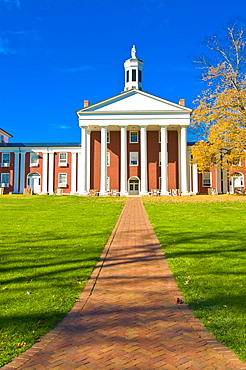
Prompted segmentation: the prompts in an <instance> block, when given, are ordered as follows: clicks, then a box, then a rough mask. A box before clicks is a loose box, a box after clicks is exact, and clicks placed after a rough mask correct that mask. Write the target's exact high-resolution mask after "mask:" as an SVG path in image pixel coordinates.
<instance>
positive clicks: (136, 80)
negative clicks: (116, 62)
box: [124, 45, 144, 91]
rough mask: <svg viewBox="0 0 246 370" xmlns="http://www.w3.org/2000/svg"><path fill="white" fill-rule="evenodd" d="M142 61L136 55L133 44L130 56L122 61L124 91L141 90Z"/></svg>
mask: <svg viewBox="0 0 246 370" xmlns="http://www.w3.org/2000/svg"><path fill="white" fill-rule="evenodd" d="M143 66H144V62H142V60H140V59H138V58H137V57H136V46H135V45H133V47H132V50H131V58H130V59H127V60H126V61H125V63H124V68H125V87H124V91H127V90H131V89H137V90H143V84H142V71H143Z"/></svg>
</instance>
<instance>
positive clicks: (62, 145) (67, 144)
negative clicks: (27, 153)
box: [0, 143, 81, 147]
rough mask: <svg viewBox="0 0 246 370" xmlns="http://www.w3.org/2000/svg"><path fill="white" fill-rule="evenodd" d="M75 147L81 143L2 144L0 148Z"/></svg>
mask: <svg viewBox="0 0 246 370" xmlns="http://www.w3.org/2000/svg"><path fill="white" fill-rule="evenodd" d="M53 146H55V147H68V146H69V147H71V146H73V147H76V146H81V143H2V144H0V147H53Z"/></svg>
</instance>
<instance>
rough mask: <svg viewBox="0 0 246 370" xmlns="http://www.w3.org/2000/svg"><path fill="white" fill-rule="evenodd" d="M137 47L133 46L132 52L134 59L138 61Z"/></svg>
mask: <svg viewBox="0 0 246 370" xmlns="http://www.w3.org/2000/svg"><path fill="white" fill-rule="evenodd" d="M136 52H137V51H136V46H135V45H133V47H132V51H131V54H132V59H136Z"/></svg>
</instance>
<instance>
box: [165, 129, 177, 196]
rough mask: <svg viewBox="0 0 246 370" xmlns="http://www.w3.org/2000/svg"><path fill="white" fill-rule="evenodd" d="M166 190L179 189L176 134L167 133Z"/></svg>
mask: <svg viewBox="0 0 246 370" xmlns="http://www.w3.org/2000/svg"><path fill="white" fill-rule="evenodd" d="M167 134H168V143H167V152H168V190H169V191H170V189H178V188H179V180H178V179H179V176H178V132H177V131H168V133H167Z"/></svg>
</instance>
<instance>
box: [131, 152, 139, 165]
mask: <svg viewBox="0 0 246 370" xmlns="http://www.w3.org/2000/svg"><path fill="white" fill-rule="evenodd" d="M133 162H136V163H133ZM130 166H138V152H130Z"/></svg>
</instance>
